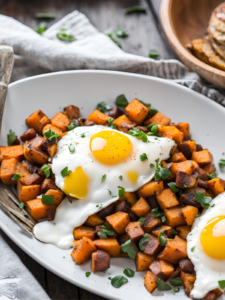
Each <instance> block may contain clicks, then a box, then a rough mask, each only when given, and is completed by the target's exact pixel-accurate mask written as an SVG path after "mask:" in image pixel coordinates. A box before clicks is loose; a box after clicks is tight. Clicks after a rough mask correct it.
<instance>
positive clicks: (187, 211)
mask: <svg viewBox="0 0 225 300" xmlns="http://www.w3.org/2000/svg"><path fill="white" fill-rule="evenodd" d="M181 211H182V214H183V216H184V219H185V221H186V223H187V225H192V224H193V223H194V221H195V217H196V215H197V213H198V209H197V207H194V206H191V205H188V206H185V207H183V208H182V209H181Z"/></svg>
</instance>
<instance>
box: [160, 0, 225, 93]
mask: <svg viewBox="0 0 225 300" xmlns="http://www.w3.org/2000/svg"><path fill="white" fill-rule="evenodd" d="M221 2H222V1H221V0H162V3H161V12H160V13H161V22H162V26H163V29H164V32H165V34H166V37H167V39H168V41H169V43H170V45H171V46H172V48H173V50H174V51H175V52H176V54H177V55H178V57H179V58H180V60H181V61H182V62H183V63H184V64H185V65H186V66H187V67H189V68H190V69H191V70H193V71H195V72H196V73H198V74H199V75H200V76H202V77H203V78H204V79H206V80H207V81H209V82H211V83H214V84H215V85H217V86H220V87H222V88H225V72H224V71H221V70H219V69H216V68H214V67H211V66H209V65H207V64H206V63H204V62H202V61H200V60H199V59H198V58H197V57H195V56H194V55H193V54H192V53H191V52H190V51H189V50H188V49H187V44H189V43H190V42H191V41H192V40H193V39H196V38H202V37H203V36H204V35H205V34H206V31H207V27H208V22H209V18H210V15H211V13H212V11H213V9H214V8H216V6H218V5H219V4H220V3H221Z"/></svg>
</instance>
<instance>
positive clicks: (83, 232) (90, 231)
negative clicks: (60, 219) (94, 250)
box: [73, 226, 95, 241]
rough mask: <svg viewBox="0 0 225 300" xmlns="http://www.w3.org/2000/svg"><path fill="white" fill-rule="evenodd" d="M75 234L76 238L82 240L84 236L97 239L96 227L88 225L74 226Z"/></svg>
mask: <svg viewBox="0 0 225 300" xmlns="http://www.w3.org/2000/svg"><path fill="white" fill-rule="evenodd" d="M73 236H74V239H75V240H81V239H82V238H83V237H87V238H89V239H90V240H92V241H94V239H95V229H94V228H92V227H88V226H79V227H77V228H74V230H73Z"/></svg>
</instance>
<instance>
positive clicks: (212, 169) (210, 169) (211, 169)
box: [201, 163, 215, 174]
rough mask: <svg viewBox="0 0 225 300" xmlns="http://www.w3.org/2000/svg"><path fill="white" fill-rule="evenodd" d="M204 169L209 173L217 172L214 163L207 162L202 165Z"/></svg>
mask: <svg viewBox="0 0 225 300" xmlns="http://www.w3.org/2000/svg"><path fill="white" fill-rule="evenodd" d="M201 168H202V169H203V170H204V171H206V172H207V173H208V174H211V173H214V172H215V167H214V165H213V164H212V163H210V164H207V165H205V166H203V167H201Z"/></svg>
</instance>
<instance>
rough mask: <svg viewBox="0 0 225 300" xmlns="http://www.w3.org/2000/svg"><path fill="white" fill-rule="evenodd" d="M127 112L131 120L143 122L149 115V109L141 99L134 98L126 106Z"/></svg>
mask: <svg viewBox="0 0 225 300" xmlns="http://www.w3.org/2000/svg"><path fill="white" fill-rule="evenodd" d="M125 113H126V114H127V115H128V118H129V119H130V120H131V121H133V122H135V123H137V124H142V123H143V121H144V119H145V118H146V117H147V115H148V109H147V107H146V106H145V105H144V104H142V103H141V102H140V101H138V100H137V99H134V100H133V101H131V102H130V103H129V104H128V105H127V106H126V108H125Z"/></svg>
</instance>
